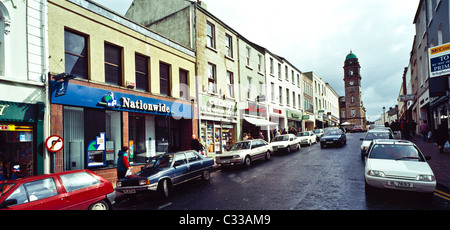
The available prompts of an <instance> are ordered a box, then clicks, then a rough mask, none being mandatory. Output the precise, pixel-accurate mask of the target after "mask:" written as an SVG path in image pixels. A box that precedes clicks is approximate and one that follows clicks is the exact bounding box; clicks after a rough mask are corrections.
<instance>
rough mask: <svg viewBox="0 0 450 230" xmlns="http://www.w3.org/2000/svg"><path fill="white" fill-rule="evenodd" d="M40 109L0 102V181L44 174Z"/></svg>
mask: <svg viewBox="0 0 450 230" xmlns="http://www.w3.org/2000/svg"><path fill="white" fill-rule="evenodd" d="M44 107H45V106H44V104H43V103H37V104H26V103H17V102H8V101H0V181H2V180H5V179H12V178H16V177H17V178H21V177H28V176H33V175H38V174H42V173H43V172H44V168H43V167H44V163H43V148H42V146H43V145H42V143H43V139H44V136H43V130H44V128H43V120H44Z"/></svg>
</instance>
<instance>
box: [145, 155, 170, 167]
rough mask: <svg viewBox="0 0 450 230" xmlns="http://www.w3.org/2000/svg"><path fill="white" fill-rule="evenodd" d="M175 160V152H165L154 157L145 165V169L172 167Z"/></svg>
mask: <svg viewBox="0 0 450 230" xmlns="http://www.w3.org/2000/svg"><path fill="white" fill-rule="evenodd" d="M172 160H173V154H163V155H158V156H155V157H153V158H152V159H150V160H149V161H148V163H147V164H146V165H145V167H144V169H148V168H167V167H170V165H171V164H172Z"/></svg>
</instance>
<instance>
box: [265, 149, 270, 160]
mask: <svg viewBox="0 0 450 230" xmlns="http://www.w3.org/2000/svg"><path fill="white" fill-rule="evenodd" d="M270 157H271V155H270V151H267V152H266V160H267V161H268V160H270Z"/></svg>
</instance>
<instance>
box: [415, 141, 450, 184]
mask: <svg viewBox="0 0 450 230" xmlns="http://www.w3.org/2000/svg"><path fill="white" fill-rule="evenodd" d="M412 142H414V143H415V144H416V145H417V147H419V149H420V150H421V151H422V153H423V155H425V156H431V160H429V161H428V164H429V165H430V167H431V170H433V173H434V176H435V177H436V181H437V183H438V185H440V186H443V187H445V188H447V189H450V152H442V153H439V150H438V147H437V144H436V143H434V142H424V141H423V140H422V136H420V135H416V136H414V137H413V138H412Z"/></svg>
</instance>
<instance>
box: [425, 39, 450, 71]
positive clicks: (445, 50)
mask: <svg viewBox="0 0 450 230" xmlns="http://www.w3.org/2000/svg"><path fill="white" fill-rule="evenodd" d="M428 57H429V66H430V69H429V71H430V77H441V76H445V75H448V74H450V43H447V44H443V45H440V46H436V47H433V48H429V49H428Z"/></svg>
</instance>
